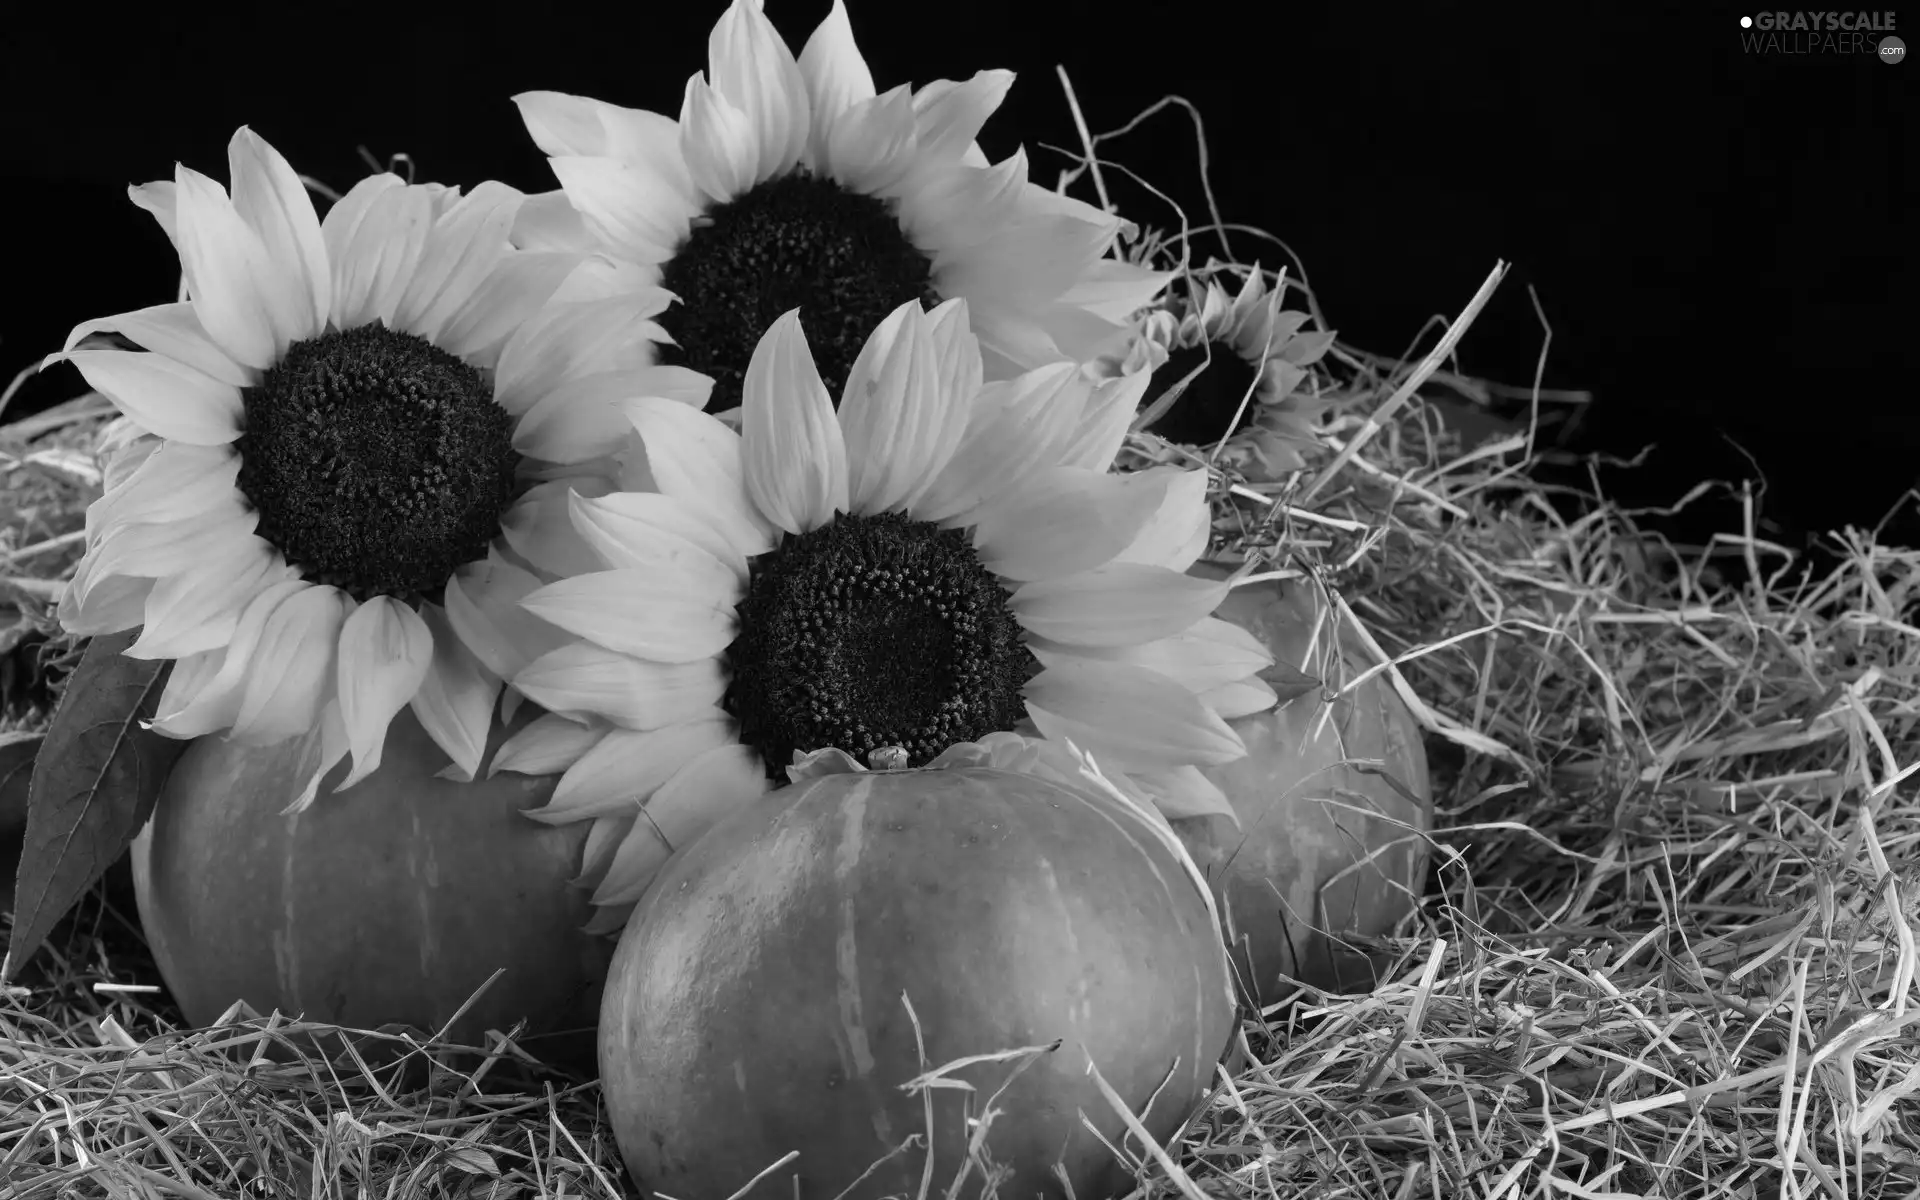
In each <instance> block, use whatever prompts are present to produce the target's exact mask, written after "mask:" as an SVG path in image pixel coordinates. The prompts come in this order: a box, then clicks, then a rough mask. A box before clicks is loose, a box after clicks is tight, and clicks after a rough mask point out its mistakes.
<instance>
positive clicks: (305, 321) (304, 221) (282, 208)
mask: <svg viewBox="0 0 1920 1200" xmlns="http://www.w3.org/2000/svg"><path fill="white" fill-rule="evenodd" d="M227 169H228V175H229V177H230V178H231V179H232V180H233V207H234V211H236V212H238V213H239V214H240V219H241V220H243V221H245V222H246V223H247V224H248V225H250V226H252V227H253V230H254V232H255V233H257V234H259V235H260V244H261V245H262V246H263V247H264V248H265V249H266V252H267V262H268V265H269V266H270V268H271V270H272V272H273V276H274V278H275V279H276V280H285V281H286V283H285V286H286V292H287V295H286V298H285V302H284V305H285V306H284V311H285V312H286V313H287V314H288V315H289V316H292V317H295V318H296V324H295V325H294V326H292V327H291V328H287V329H284V330H282V331H281V332H282V334H283V336H284V337H285V338H286V339H287V341H288V342H296V341H304V340H306V339H307V338H311V337H316V336H318V335H319V333H320V331H321V329H322V328H324V327H325V326H326V323H327V317H328V315H329V314H330V313H331V312H332V310H333V276H332V271H331V269H330V268H329V267H328V265H327V247H326V243H325V242H324V241H323V240H322V239H321V237H320V218H319V217H317V216H315V215H314V211H313V200H312V198H311V197H309V196H308V195H307V189H306V186H305V185H304V184H302V183H301V182H300V177H299V176H298V175H296V174H294V170H293V167H291V166H290V165H288V163H287V160H286V159H285V158H283V157H282V156H281V154H280V152H279V151H278V150H275V149H274V148H273V147H272V146H270V145H268V144H267V142H266V141H265V139H263V138H261V137H260V136H259V135H258V134H256V133H254V132H253V130H251V129H248V128H247V127H246V126H244V125H243V126H241V127H240V129H239V130H238V131H237V132H236V133H235V134H234V135H233V139H232V140H231V141H230V142H228V143H227Z"/></svg>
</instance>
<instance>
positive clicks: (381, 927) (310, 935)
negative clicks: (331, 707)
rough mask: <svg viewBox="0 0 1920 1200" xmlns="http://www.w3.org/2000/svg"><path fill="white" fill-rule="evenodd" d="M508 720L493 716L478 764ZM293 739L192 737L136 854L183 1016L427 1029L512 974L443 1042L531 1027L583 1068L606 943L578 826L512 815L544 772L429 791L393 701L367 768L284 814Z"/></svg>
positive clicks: (553, 1056)
mask: <svg viewBox="0 0 1920 1200" xmlns="http://www.w3.org/2000/svg"><path fill="white" fill-rule="evenodd" d="M524 720H526V718H525V717H523V718H522V719H521V721H522V722H524ZM519 724H520V722H516V723H515V725H513V726H509V727H502V726H501V725H500V724H499V723H498V722H496V723H495V726H494V728H493V730H492V734H491V737H490V739H489V740H490V742H491V744H490V745H489V747H488V750H487V758H486V760H485V761H491V759H492V755H493V753H494V752H495V751H496V750H497V749H498V747H499V743H500V742H501V741H503V740H504V739H505V737H506V736H507V735H508V734H509V733H511V732H513V731H515V730H517V728H518V727H519ZM298 745H299V743H298V741H297V740H296V741H294V742H288V743H283V744H281V745H278V746H266V747H248V746H242V745H239V744H237V743H234V742H230V741H227V740H225V739H224V738H217V737H212V738H201V739H199V740H198V741H197V742H195V743H194V744H193V745H192V746H190V747H189V748H188V749H187V751H186V753H185V754H184V755H182V756H181V758H180V760H179V762H178V763H177V764H176V765H175V766H174V769H173V772H172V774H171V775H170V776H169V777H168V779H167V782H166V785H165V787H164V788H163V789H162V790H161V793H160V796H159V799H158V800H157V802H156V803H155V805H154V812H153V818H152V820H151V821H150V822H149V823H148V825H147V827H146V828H145V829H143V830H142V831H141V833H140V835H139V836H138V837H137V838H136V839H135V841H134V844H133V854H132V858H133V879H134V889H135V897H136V900H137V903H138V907H139V912H140V920H141V924H142V926H143V927H144V929H145V932H146V935H147V939H148V943H149V945H150V946H151V948H152V950H153V956H154V961H155V962H156V963H157V964H158V966H159V968H160V974H161V977H162V978H163V979H165V981H166V983H167V987H168V990H169V991H171V992H172V994H173V997H174V1000H175V1001H176V1002H177V1003H178V1004H179V1005H180V1008H181V1010H182V1011H183V1012H184V1013H185V1015H186V1017H187V1019H188V1020H189V1021H191V1022H193V1023H194V1024H195V1025H202V1026H204V1025H207V1024H209V1023H211V1022H212V1021H214V1020H216V1019H218V1018H219V1016H220V1015H221V1014H222V1013H223V1012H225V1011H226V1010H227V1008H228V1007H230V1006H231V1005H232V1004H233V1002H234V1001H236V1000H245V1001H246V1002H247V1003H248V1004H249V1005H251V1006H252V1007H253V1008H254V1009H255V1010H256V1011H258V1012H261V1013H267V1012H270V1011H272V1010H274V1009H279V1010H280V1011H282V1012H284V1013H286V1014H288V1015H289V1016H292V1015H295V1014H304V1016H305V1017H306V1019H308V1020H311V1021H322V1022H326V1023H328V1024H334V1025H339V1026H343V1027H345V1028H350V1029H377V1028H380V1027H381V1026H385V1025H410V1026H413V1027H415V1028H418V1029H422V1030H426V1031H428V1032H430V1033H438V1032H440V1030H441V1029H442V1028H443V1027H444V1026H445V1023H446V1022H447V1021H449V1020H450V1019H451V1018H452V1017H453V1016H454V1015H455V1013H456V1012H458V1011H459V1009H460V1007H461V1006H462V1005H463V1004H465V1003H466V1002H467V1000H468V998H469V997H471V996H472V995H473V993H474V992H476V991H477V990H478V989H479V988H480V985H481V984H483V983H485V982H486V981H487V978H488V977H489V976H490V975H492V974H493V972H494V971H495V969H496V968H501V967H504V968H506V973H505V974H504V975H502V976H501V977H500V978H499V979H497V980H495V981H494V983H493V985H492V986H491V987H489V988H488V989H487V990H486V991H485V992H484V993H482V994H481V996H480V997H479V999H478V1000H477V1001H476V1002H475V1004H474V1005H473V1007H472V1008H471V1009H469V1010H468V1011H467V1013H466V1014H465V1016H463V1017H462V1018H461V1020H460V1021H459V1022H458V1023H457V1024H456V1025H454V1026H453V1028H452V1030H451V1031H450V1037H451V1038H452V1040H454V1041H456V1042H458V1043H461V1044H464V1045H469V1046H484V1045H485V1040H484V1035H485V1032H486V1031H487V1030H488V1029H498V1030H502V1031H505V1030H508V1029H510V1028H512V1026H513V1025H514V1023H516V1022H518V1021H519V1020H521V1019H522V1018H525V1019H527V1021H528V1022H529V1026H528V1030H527V1035H526V1036H525V1037H523V1039H522V1040H521V1043H520V1044H521V1045H522V1046H523V1047H524V1048H525V1049H526V1050H527V1051H528V1052H529V1053H531V1054H534V1055H535V1056H537V1057H540V1058H543V1059H546V1060H547V1061H549V1062H553V1063H556V1064H560V1065H572V1066H584V1067H589V1068H590V1066H591V1063H592V1050H593V1037H592V1027H593V1021H594V1018H595V1015H596V1013H597V1011H598V1002H599V996H598V987H597V985H598V983H599V982H600V981H601V980H603V979H604V978H605V969H606V964H607V962H608V960H609V959H610V958H611V952H612V944H611V942H610V941H609V940H608V939H604V938H597V937H592V936H589V935H587V934H585V933H582V932H581V931H580V930H581V927H582V926H583V925H584V924H585V923H586V922H587V920H588V917H589V915H590V905H589V904H588V901H587V896H586V893H584V892H582V891H581V890H579V889H578V888H574V887H570V886H569V885H568V881H569V879H571V878H572V877H573V875H574V874H575V873H576V871H577V868H578V864H579V861H580V852H581V849H582V846H583V843H584V839H585V836H586V829H587V826H586V825H585V824H581V825H575V826H565V827H560V828H554V827H550V826H546V825H542V824H539V823H537V822H535V821H532V820H529V819H528V818H527V817H525V816H523V815H522V811H523V810H525V809H529V808H533V807H536V806H538V805H540V804H543V803H545V801H546V800H547V798H548V796H550V795H551V794H552V791H553V787H554V783H555V779H556V777H553V776H549V777H545V778H530V777H528V776H524V775H514V774H506V773H502V774H500V775H497V776H495V777H494V778H492V779H487V778H484V777H481V778H476V779H475V780H474V781H473V782H470V783H457V782H453V781H450V780H446V779H439V778H435V773H436V772H437V771H439V770H440V769H441V768H443V767H444V766H445V765H446V762H447V758H446V755H445V754H444V753H443V752H442V751H441V750H440V748H439V747H438V746H437V745H435V743H434V742H433V739H432V738H430V737H429V736H428V735H427V733H426V731H425V730H424V729H422V728H421V726H420V723H419V721H418V720H416V719H415V718H414V715H413V713H412V711H411V710H410V709H405V708H403V709H401V710H400V713H399V715H398V716H396V717H395V718H394V720H393V723H392V725H391V727H390V728H389V729H388V732H387V741H386V746H385V749H384V750H383V752H382V757H381V763H380V767H379V769H377V770H376V771H374V772H373V773H372V774H370V775H368V776H367V777H366V778H365V779H363V780H361V781H360V782H359V783H357V784H355V785H354V786H352V787H350V788H347V789H346V790H344V791H341V792H337V793H336V792H333V791H332V790H331V789H332V787H333V786H334V783H335V782H337V780H338V779H340V778H343V777H344V775H345V769H346V768H345V764H342V765H341V766H339V767H336V768H335V770H334V773H333V774H332V776H331V777H330V778H329V779H328V780H326V781H324V782H323V783H322V785H321V789H320V793H319V796H318V797H317V799H316V800H315V802H314V804H313V806H312V807H311V808H309V809H307V810H306V811H305V812H303V813H299V814H297V815H293V816H283V815H281V812H282V810H283V809H284V808H285V807H286V805H287V803H288V801H289V800H291V799H292V798H293V796H294V795H295V794H296V793H297V792H298V790H299V787H298V783H297V782H296V772H297V770H298V766H299V764H298V761H297V758H298V750H297V747H298ZM563 1034H564V1036H554V1035H563Z"/></svg>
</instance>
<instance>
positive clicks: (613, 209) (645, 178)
mask: <svg viewBox="0 0 1920 1200" xmlns="http://www.w3.org/2000/svg"><path fill="white" fill-rule="evenodd" d="M681 136H682V137H684V136H685V134H684V133H682V134H681ZM676 153H677V152H676ZM548 165H549V166H551V167H552V168H553V177H554V178H555V179H558V180H559V181H560V186H561V187H562V188H564V189H565V190H566V193H567V199H568V200H570V201H572V202H573V207H574V209H575V210H576V211H578V212H579V214H580V219H581V220H582V221H583V222H585V223H586V227H587V232H589V233H591V234H592V235H593V236H594V237H596V238H598V239H599V240H601V241H602V242H605V243H606V244H607V245H609V246H611V247H613V248H614V249H615V250H617V251H618V252H619V253H620V254H621V255H622V256H623V257H626V258H631V259H634V260H636V261H638V262H644V263H662V262H665V261H667V259H668V258H670V257H672V255H673V251H674V247H676V246H678V245H679V244H680V243H681V242H682V241H683V240H685V238H686V236H687V234H688V233H689V232H690V231H691V229H692V228H693V226H692V221H693V218H694V216H695V215H696V214H697V213H698V212H699V209H698V207H696V204H695V201H694V199H693V197H692V193H691V187H692V184H691V182H688V183H687V184H686V189H687V190H683V188H682V186H681V184H680V183H679V182H678V181H677V180H674V179H672V178H670V177H668V176H664V175H662V174H661V173H660V172H659V171H657V170H654V169H653V168H651V167H648V166H644V165H641V164H637V163H631V162H625V161H622V160H620V159H617V158H585V157H582V158H575V157H566V158H556V159H553V160H551V162H550V163H549V164H548Z"/></svg>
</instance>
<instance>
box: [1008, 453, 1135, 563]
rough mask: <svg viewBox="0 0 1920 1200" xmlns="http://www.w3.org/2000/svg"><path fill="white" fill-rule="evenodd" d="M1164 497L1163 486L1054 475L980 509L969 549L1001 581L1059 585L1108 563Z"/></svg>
mask: <svg viewBox="0 0 1920 1200" xmlns="http://www.w3.org/2000/svg"><path fill="white" fill-rule="evenodd" d="M1142 484H1145V486H1143V485H1142ZM1156 484H1157V486H1155V485H1156ZM1164 489H1165V484H1164V482H1163V481H1156V480H1145V481H1141V482H1138V483H1136V482H1131V481H1130V479H1129V477H1127V476H1121V475H1101V474H1098V473H1096V472H1093V471H1088V470H1083V469H1080V468H1077V467H1054V468H1051V469H1050V470H1046V471H1042V472H1039V473H1037V474H1035V475H1034V476H1033V477H1032V479H1031V480H1030V481H1029V482H1028V484H1027V485H1026V486H1025V487H1023V488H1021V489H1020V490H1019V491H1017V492H1015V493H1014V494H1012V495H1010V496H1007V497H1005V498H1004V499H1001V500H997V501H994V502H992V503H989V504H987V505H986V506H984V507H983V508H982V509H981V510H980V513H979V517H978V524H976V525H975V526H974V537H973V544H974V547H975V549H977V550H978V551H979V552H980V560H981V562H982V563H984V564H985V565H986V567H987V568H988V569H989V570H991V571H993V572H995V573H997V574H999V575H1000V576H1002V577H1003V578H1006V579H1011V580H1015V581H1017V582H1020V583H1030V582H1033V581H1034V580H1039V579H1059V578H1061V577H1063V576H1066V575H1072V574H1075V573H1077V572H1080V571H1086V570H1089V569H1091V568H1093V567H1097V566H1100V565H1101V564H1103V563H1108V562H1112V561H1113V558H1114V556H1115V555H1116V554H1118V553H1120V551H1122V550H1124V549H1126V548H1127V547H1128V546H1129V545H1131V544H1132V543H1133V541H1134V540H1135V539H1136V538H1138V537H1139V536H1140V530H1141V529H1142V528H1144V527H1145V525H1146V523H1147V522H1148V521H1149V520H1151V519H1152V518H1153V514H1154V512H1155V511H1157V510H1158V509H1159V507H1160V501H1161V498H1162V496H1163V495H1164Z"/></svg>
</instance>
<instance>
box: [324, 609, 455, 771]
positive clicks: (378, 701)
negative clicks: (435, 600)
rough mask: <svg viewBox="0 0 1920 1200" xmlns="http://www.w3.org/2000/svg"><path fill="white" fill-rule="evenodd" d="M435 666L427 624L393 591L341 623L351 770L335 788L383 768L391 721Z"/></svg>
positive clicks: (343, 713) (344, 706)
mask: <svg viewBox="0 0 1920 1200" xmlns="http://www.w3.org/2000/svg"><path fill="white" fill-rule="evenodd" d="M432 665H433V633H432V632H431V631H430V630H428V628H427V623H426V622H425V621H423V620H421V619H420V614H418V613H416V612H414V611H413V610H412V609H411V608H408V607H407V606H406V605H405V604H402V603H401V602H400V601H398V600H395V599H393V598H392V597H391V596H375V597H374V598H373V599H371V600H369V601H367V602H366V603H365V604H362V605H361V606H360V607H359V608H357V609H355V610H354V611H353V612H352V613H351V614H350V615H349V616H348V617H347V619H346V621H345V623H344V624H342V625H341V627H340V657H339V672H338V676H339V678H338V687H339V697H340V720H341V723H342V726H343V728H344V730H345V734H346V742H347V752H348V753H350V754H352V755H353V770H352V771H351V772H350V773H349V774H348V775H347V777H346V779H345V780H343V781H342V782H341V783H340V784H339V785H338V786H336V787H335V788H334V791H336V792H337V791H340V790H342V789H344V788H350V787H352V786H353V785H354V784H356V783H358V782H360V781H361V780H362V779H365V778H366V777H367V776H368V775H371V774H373V772H374V771H375V770H377V769H379V766H380V753H381V750H382V749H383V748H384V747H385V746H386V743H387V726H388V725H389V724H390V723H391V722H392V721H393V718H394V717H395V716H396V715H397V714H398V713H399V712H400V710H401V709H403V708H405V707H406V706H407V705H408V704H409V703H410V702H411V701H412V700H413V697H414V695H415V694H416V693H418V692H419V690H420V685H421V684H422V683H424V682H425V681H426V678H427V669H428V668H429V667H431V666H432Z"/></svg>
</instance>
